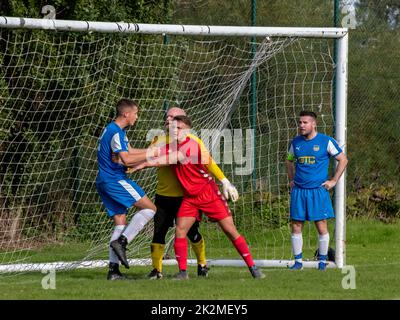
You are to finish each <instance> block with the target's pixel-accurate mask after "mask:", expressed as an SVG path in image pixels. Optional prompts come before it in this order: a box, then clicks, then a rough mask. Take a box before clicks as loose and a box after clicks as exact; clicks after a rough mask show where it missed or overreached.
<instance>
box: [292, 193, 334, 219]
mask: <svg viewBox="0 0 400 320" xmlns="http://www.w3.org/2000/svg"><path fill="white" fill-rule="evenodd" d="M334 217H335V214H334V212H333V208H332V201H331V197H330V195H329V191H328V190H326V189H325V188H323V187H319V188H314V189H302V188H299V187H296V186H294V187H293V188H292V191H291V194H290V219H291V220H296V221H305V220H307V221H319V220H325V219H331V218H334Z"/></svg>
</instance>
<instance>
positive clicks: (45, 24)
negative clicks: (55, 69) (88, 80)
mask: <svg viewBox="0 0 400 320" xmlns="http://www.w3.org/2000/svg"><path fill="white" fill-rule="evenodd" d="M0 28H25V29H44V30H54V31H76V32H105V33H143V34H175V35H207V36H249V37H250V36H260V37H261V36H264V37H265V36H269V37H290V36H292V37H306V38H307V37H313V38H318V37H324V38H341V37H343V36H345V35H346V34H347V32H348V29H347V28H293V27H241V26H208V25H204V26H202V25H178V24H146V23H129V22H99V21H76V20H56V19H35V18H17V17H4V16H1V17H0Z"/></svg>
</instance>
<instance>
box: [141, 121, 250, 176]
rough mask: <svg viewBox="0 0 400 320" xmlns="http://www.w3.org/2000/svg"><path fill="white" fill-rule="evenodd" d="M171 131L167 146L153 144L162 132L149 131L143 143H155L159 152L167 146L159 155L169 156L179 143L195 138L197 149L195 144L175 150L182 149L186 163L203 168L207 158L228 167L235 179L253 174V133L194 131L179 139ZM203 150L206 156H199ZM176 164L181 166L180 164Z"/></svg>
mask: <svg viewBox="0 0 400 320" xmlns="http://www.w3.org/2000/svg"><path fill="white" fill-rule="evenodd" d="M173 130H174V129H173V127H170V129H169V133H168V137H169V139H168V142H166V141H164V144H162V143H161V144H160V143H158V142H157V138H158V137H160V136H164V137H165V132H164V131H163V130H161V129H151V130H149V131H148V132H147V136H146V140H147V141H148V142H153V143H154V142H155V141H156V142H155V143H156V144H157V145H158V146H159V147H160V148H161V149H162V148H163V147H164V146H165V145H166V144H168V151H167V150H164V151H163V152H161V154H163V153H164V154H165V153H167V152H168V153H169V154H171V153H173V152H174V151H175V152H176V151H177V149H178V145H179V144H182V142H183V141H182V140H185V139H186V138H187V137H188V134H189V138H190V137H193V136H194V137H195V139H196V137H199V138H200V140H201V141H200V142H199V145H200V146H201V148H200V149H199V148H197V144H194V145H193V144H192V145H189V146H188V147H187V148H185V147H182V148H181V147H180V148H179V150H180V151H181V150H182V149H183V154H184V157H185V158H186V160H187V161H190V162H191V163H194V164H197V163H203V164H207V163H208V161H209V158H208V155H211V157H212V158H213V160H214V161H215V162H216V163H217V164H221V163H223V164H229V165H232V166H233V169H234V173H235V174H236V175H240V176H245V175H250V174H252V173H253V170H254V156H255V142H254V140H255V139H254V137H255V134H254V129H223V130H218V129H201V130H200V134H198V132H196V131H195V130H186V131H185V132H184V133H183V135H184V138H182V139H180V138H179V135H178V134H177V133H176V132H175V133H174V132H173ZM204 150H208V151H209V153H207V152H203V151H204ZM149 158H151V156H149V157H148V160H149ZM150 161H151V160H150ZM168 161H169V162H168V163H169V164H175V163H176V162H177V159H176V158H173V157H170V158H169V159H168ZM179 161H180V162H182V161H181V160H179Z"/></svg>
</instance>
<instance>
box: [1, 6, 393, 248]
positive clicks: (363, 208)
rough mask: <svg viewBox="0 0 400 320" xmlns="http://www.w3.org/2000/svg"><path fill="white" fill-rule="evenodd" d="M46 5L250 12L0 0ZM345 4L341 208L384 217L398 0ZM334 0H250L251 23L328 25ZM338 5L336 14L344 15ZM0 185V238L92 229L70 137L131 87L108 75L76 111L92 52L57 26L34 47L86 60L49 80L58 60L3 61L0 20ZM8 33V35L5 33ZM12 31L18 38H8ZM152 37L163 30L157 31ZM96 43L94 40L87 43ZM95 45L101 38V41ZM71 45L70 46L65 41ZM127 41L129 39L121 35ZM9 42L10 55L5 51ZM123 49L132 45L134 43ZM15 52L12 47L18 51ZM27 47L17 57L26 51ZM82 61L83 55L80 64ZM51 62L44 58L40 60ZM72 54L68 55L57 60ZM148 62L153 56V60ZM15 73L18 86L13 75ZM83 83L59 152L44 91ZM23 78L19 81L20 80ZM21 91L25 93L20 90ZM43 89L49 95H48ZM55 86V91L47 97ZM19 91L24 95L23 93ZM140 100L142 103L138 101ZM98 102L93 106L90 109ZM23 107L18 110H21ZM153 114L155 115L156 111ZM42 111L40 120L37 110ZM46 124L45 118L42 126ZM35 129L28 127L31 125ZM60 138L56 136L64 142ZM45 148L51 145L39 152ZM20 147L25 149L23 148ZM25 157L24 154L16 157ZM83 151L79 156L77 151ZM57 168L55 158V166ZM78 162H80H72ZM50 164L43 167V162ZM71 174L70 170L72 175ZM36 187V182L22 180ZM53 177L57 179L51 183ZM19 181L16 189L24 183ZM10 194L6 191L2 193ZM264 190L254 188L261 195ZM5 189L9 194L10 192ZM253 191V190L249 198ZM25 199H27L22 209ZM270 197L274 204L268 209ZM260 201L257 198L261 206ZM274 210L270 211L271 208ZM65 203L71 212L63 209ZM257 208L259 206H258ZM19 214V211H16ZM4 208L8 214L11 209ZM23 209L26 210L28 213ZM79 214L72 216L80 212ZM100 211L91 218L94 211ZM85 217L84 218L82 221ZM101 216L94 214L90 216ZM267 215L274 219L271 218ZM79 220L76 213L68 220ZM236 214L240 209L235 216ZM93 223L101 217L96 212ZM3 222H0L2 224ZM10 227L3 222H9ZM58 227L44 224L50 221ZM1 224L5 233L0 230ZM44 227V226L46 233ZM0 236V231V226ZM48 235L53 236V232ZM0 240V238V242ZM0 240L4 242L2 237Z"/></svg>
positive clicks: (135, 13) (107, 14) (165, 13)
mask: <svg viewBox="0 0 400 320" xmlns="http://www.w3.org/2000/svg"><path fill="white" fill-rule="evenodd" d="M46 4H50V5H53V6H54V7H55V8H56V10H57V18H58V19H71V20H93V21H125V22H142V23H174V24H178V23H182V24H209V25H212V24H213V25H249V24H250V16H251V1H250V0H235V1H228V0H225V1H212V0H193V1H184V0H170V1H169V0H164V1H151V0H148V1H145V0H141V1H140V0H137V1H129V0H118V1H117V0H114V1H106V0H100V1H92V0H73V1H66V0H54V1H38V0H36V1H35V0H29V1H27V0H9V1H1V2H0V15H4V16H18V17H37V18H41V17H42V16H43V15H42V14H41V12H40V10H41V8H42V7H43V6H44V5H46ZM349 4H350V5H351V6H352V7H354V8H355V16H356V25H355V29H351V30H350V55H349V87H348V145H347V152H348V156H349V159H350V163H349V167H348V171H347V173H348V182H347V191H348V199H347V206H348V211H347V213H348V215H349V216H354V217H358V216H368V217H377V218H380V219H382V220H384V221H386V222H389V221H392V219H395V218H397V217H399V215H400V199H399V193H400V192H399V191H400V184H399V175H400V165H399V164H400V152H399V150H400V126H399V120H400V106H399V101H400V93H399V90H398V88H399V85H400V81H399V75H400V65H399V63H398V52H400V37H399V36H400V26H399V10H400V1H394V0H384V1H372V0H358V1H341V8H343V7H344V6H345V5H349ZM333 14H334V1H318V0H307V1H300V0H281V1H272V0H262V1H260V0H259V1H257V22H256V24H257V25H258V26H308V27H312V26H333V24H334V22H333ZM346 14H347V13H346V12H344V13H342V15H341V16H340V18H339V21H342V20H341V19H342V18H343V17H344V16H345V15H346ZM0 32H1V33H0V64H1V65H2V68H1V69H0V104H1V107H2V108H1V115H0V121H1V122H0V141H1V144H0V157H1V161H0V162H1V170H0V185H1V196H0V206H1V217H2V219H1V221H0V232H3V239H6V240H4V241H7V243H9V239H10V238H11V239H13V238H14V239H15V238H17V237H18V230H22V229H24V230H28V233H27V234H25V237H27V239H28V240H29V239H34V238H35V237H36V235H35V232H38V230H39V229H40V228H37V226H42V228H41V230H40V232H43V230H46V229H47V231H48V235H49V237H52V238H54V237H55V238H57V236H54V235H58V234H62V235H65V234H78V235H87V234H90V233H91V232H94V229H95V226H96V225H95V226H94V227H93V218H90V219H89V218H88V217H87V216H86V217H80V214H79V213H81V212H85V213H88V212H89V213H90V212H93V213H96V212H98V211H99V209H100V208H99V207H98V205H95V202H94V201H92V200H91V199H82V197H83V196H85V194H87V193H85V191H87V188H89V187H90V185H91V181H93V179H94V175H95V173H92V176H90V175H89V176H86V177H85V178H84V179H77V177H78V176H79V175H80V173H79V170H84V168H85V161H84V159H87V158H90V157H92V156H93V154H91V150H90V149H88V148H86V149H85V147H83V146H82V145H85V144H82V145H79V148H76V145H77V142H76V139H75V137H77V136H79V137H83V140H84V139H88V141H87V143H86V145H90V146H92V147H93V146H94V144H95V141H91V140H90V138H89V136H90V134H89V133H90V132H97V133H98V134H99V133H100V130H101V128H102V126H103V125H104V123H105V122H106V121H107V120H110V119H111V118H112V116H113V113H112V111H110V108H109V106H110V105H113V103H114V101H115V98H116V97H118V96H124V95H126V96H130V95H132V91H130V90H128V89H126V88H127V87H128V86H125V87H121V86H118V85H116V86H115V87H111V88H103V89H104V90H105V91H107V94H105V95H104V99H103V101H102V102H103V103H102V104H101V106H100V110H101V112H100V115H99V114H97V115H91V116H89V117H84V118H82V117H80V114H79V112H80V111H79V106H81V105H85V106H86V107H87V108H89V111H88V114H90V108H94V107H95V106H92V105H90V104H85V101H87V100H86V99H88V96H90V94H91V93H92V91H91V90H90V81H91V79H88V75H89V74H92V73H93V70H92V69H90V68H95V65H96V61H100V60H101V58H102V57H101V52H100V53H99V55H97V56H91V55H89V54H88V55H87V56H85V52H89V48H85V46H82V47H80V48H72V46H71V43H70V42H69V40H68V36H66V35H63V36H62V37H61V40H59V41H60V42H58V43H57V44H56V45H55V46H53V47H47V48H44V49H43V50H44V52H43V53H44V54H46V55H47V56H51V55H52V54H55V53H56V52H57V50H58V49H59V48H61V47H62V46H67V50H76V49H77V50H80V51H79V52H81V53H82V55H83V57H85V59H86V60H84V61H81V63H83V64H84V65H85V66H86V67H83V68H79V69H78V71H77V72H78V73H79V75H80V77H78V78H77V80H75V81H76V82H73V83H68V82H64V83H63V82H57V81H56V80H54V79H56V78H58V77H60V76H62V75H65V74H64V73H65V72H67V71H65V70H61V69H56V68H55V67H56V66H54V69H56V70H58V71H57V72H59V74H54V73H51V74H50V73H49V74H46V72H49V71H48V70H50V69H43V68H40V66H37V67H35V66H33V67H32V68H27V67H26V66H23V65H21V66H19V67H15V68H14V69H10V68H5V66H10V65H14V66H15V65H18V61H16V60H15V59H18V57H19V56H20V55H23V54H26V52H24V50H26V48H25V49H24V48H19V47H13V48H10V47H8V48H6V44H5V43H6V40H7V39H11V38H12V37H14V35H11V33H10V31H8V30H5V29H2V30H1V31H0ZM29 33H30V31H26V32H22V33H19V34H18V35H16V36H15V37H16V38H13V40H15V41H16V40H23V39H24V37H27V36H28V34H29ZM10 37H11V38H10ZM18 37H20V39H17V38H18ZM38 37H39V38H38V39H39V40H38V41H40V39H42V40H43V41H49V39H51V37H52V36H51V34H49V33H46V32H39V35H38ZM77 37H80V38H81V40H82V41H84V40H93V39H94V36H93V35H90V34H81V35H77ZM135 37H136V40H137V41H139V42H140V41H141V40H142V37H141V36H135ZM112 40H113V41H114V44H115V46H124V45H125V41H124V38H123V37H121V36H113V39H112ZM157 41H159V42H162V41H163V39H161V38H158V40H157ZM97 45H98V46H99V47H101V46H102V45H103V43H101V42H100V43H98V44H97ZM104 45H105V44H104ZM68 46H71V48H68ZM128 46H129V45H128ZM10 49H12V53H13V55H11V52H10ZM126 49H132V52H135V50H136V52H137V50H140V49H137V48H133V47H132V48H129V47H128V48H126ZM19 54H20V55H19ZM29 59H30V58H29V57H28V58H25V61H29ZM85 62H86V64H85ZM48 63H49V64H51V63H52V61H51V60H49V62H48ZM66 63H72V64H73V61H69V62H68V61H66ZM154 63H156V64H157V63H162V61H155V62H154ZM110 68H115V69H116V70H118V71H119V72H120V73H124V72H126V70H121V69H118V68H120V66H118V64H117V61H111V62H110ZM14 73H21V74H25V75H26V77H22V78H20V79H15V78H13V77H12V76H11V75H12V74H14ZM34 73H39V74H40V73H42V75H43V78H47V79H52V80H49V82H48V84H46V86H47V88H48V89H49V90H47V91H43V92H40V91H39V92H36V93H35V92H34V91H32V90H27V89H26V88H28V89H29V88H34V87H37V86H39V87H46V86H44V85H43V83H36V82H35V81H37V80H35V78H34V77H30V75H33V74H34ZM165 76H166V78H168V77H170V78H173V75H169V74H166V75H165ZM23 82H24V86H22V85H21V84H22V83H23ZM83 85H84V86H85V88H88V91H87V92H84V94H82V93H80V92H75V93H73V94H74V95H75V96H76V98H75V99H74V102H73V103H74V104H75V107H74V106H72V107H71V106H69V111H68V112H69V113H70V115H69V116H70V118H71V119H73V120H71V121H77V123H76V124H75V125H73V126H72V127H76V128H80V129H79V130H80V131H79V132H66V133H65V136H63V139H64V140H67V141H69V143H70V145H68V146H67V148H66V149H63V150H64V151H63V153H62V154H60V153H59V151H58V150H59V148H58V146H59V143H60V142H59V140H57V139H56V138H55V137H52V135H51V131H52V127H51V126H53V125H55V124H56V122H57V120H58V119H59V118H60V117H64V116H65V115H64V112H65V110H63V106H62V105H59V106H55V105H49V104H46V101H47V100H49V99H53V100H54V99H55V98H58V99H61V100H62V98H63V97H62V92H65V90H68V92H70V94H71V92H74V90H76V88H81V87H82V86H83ZM130 85H131V86H132V87H139V88H140V87H142V86H143V87H144V86H145V84H143V83H135V82H132V83H131V84H130ZM24 88H25V89H24ZM29 95H31V96H29ZM48 95H51V97H49V96H48ZM57 95H59V96H58V97H57ZM147 95H149V93H148V92H143V91H140V89H138V90H137V91H135V96H136V97H137V98H140V97H142V96H147ZM11 96H13V97H24V99H25V98H26V97H27V96H29V99H30V100H31V101H34V102H35V103H33V104H31V103H29V104H27V103H26V104H24V103H23V101H24V99H21V104H22V105H21V109H19V110H15V109H13V108H11V107H10V106H8V105H7V101H10V99H9V97H11ZM25 100H26V99H25ZM144 107H145V108H146V106H144ZM96 110H98V109H96ZM23 115H24V116H23ZM161 117H162V115H160V120H161ZM43 118H45V119H49V120H50V121H47V122H46V127H45V128H44V127H43V126H44V124H43V123H41V122H40V121H37V120H39V119H43ZM47 126H49V127H47ZM39 132H40V133H43V132H45V133H44V134H38V133H39ZM64 147H65V146H64ZM49 150H52V151H54V152H52V153H49V152H48V151H49ZM24 157H25V158H24ZM26 157H29V158H26ZM82 159H83V160H82ZM21 163H34V164H35V165H31V166H30V165H25V166H21V165H20V164H21ZM48 163H51V165H52V166H54V170H58V176H57V179H52V180H51V181H52V183H51V184H48V183H45V182H46V181H48V176H43V175H41V174H40V172H41V171H43V166H47V164H48ZM60 168H65V170H61V172H60V170H59V169H60ZM82 168H83V169H82ZM51 170H52V169H51V168H50V171H51ZM26 177H31V178H32V177H34V181H29V184H28V181H24V179H27V178H26ZM77 180H79V182H78V184H79V185H77ZM28 185H29V188H32V185H33V186H34V188H37V192H36V191H32V190H27V189H26V188H27V187H26V186H28ZM60 185H62V186H63V188H59V187H58V186H60ZM24 188H25V189H24ZM52 190H57V192H55V193H54V194H52V195H51V197H52V199H53V201H51V202H50V203H49V202H48V201H47V202H46V203H44V202H41V199H40V196H41V195H44V194H46V196H47V195H48V194H49V193H51V192H53V191H52ZM27 192H30V194H33V195H35V196H33V198H30V200H29V203H24V197H23V195H24V194H26V193H27ZM12 195H16V196H15V197H11V196H12ZM263 197H264V198H263ZM9 199H13V200H12V202H10V200H9ZM260 199H261V200H259V202H262V201H263V199H264V200H265V199H269V200H268V201H270V203H271V204H272V205H271V206H270V207H269V209H268V210H267V211H268V212H267V213H265V214H266V215H267V216H270V217H273V219H270V221H272V222H273V226H275V227H280V226H282V225H284V224H285V223H286V221H282V220H280V219H279V217H280V216H281V212H282V211H285V210H286V208H281V204H280V203H278V202H276V201H278V200H276V199H275V198H274V197H273V196H272V195H271V194H263V193H260ZM256 200H257V199H256ZM247 201H248V202H253V203H254V207H252V208H251V210H253V209H254V208H256V207H257V205H258V204H257V203H258V202H257V201H258V200H257V201H255V202H254V199H253V198H251V199H248V200H246V199H245V200H244V202H247ZM31 203H36V204H37V205H35V206H34V207H33V209H32V206H30V204H31ZM17 207H19V208H22V211H24V210H26V211H29V210H34V211H35V214H33V215H28V214H27V212H15V211H13V210H12V208H17ZM275 207H276V210H275V209H274V208H275ZM264 208H266V207H264ZM237 210H238V213H237V216H238V217H240V216H242V214H240V213H239V211H240V210H242V211H243V212H244V213H245V211H246V210H249V209H248V208H246V207H245V206H243V207H241V208H238V209H237ZM274 210H275V211H274ZM48 212H60V213H61V214H59V215H49V214H48ZM69 212H75V213H77V214H74V215H71V214H69ZM261 214H264V213H261ZM21 216H24V219H21V218H20V217H21ZM11 217H13V218H12V219H11ZM29 217H31V218H29ZM80 219H81V220H80ZM96 219H100V218H98V217H97V218H96ZM86 220H87V221H86ZM100 220H101V219H100ZM6 221H8V222H9V221H14V222H15V221H19V222H18V223H23V224H24V225H15V223H14V224H13V225H11V226H10V225H5V224H6V223H8V222H6ZM274 221H275V222H274ZM78 222H80V223H78ZM238 222H239V223H240V219H238ZM98 223H104V222H103V221H98ZM2 224H3V225H2ZM71 226H73V227H72V228H76V226H78V228H83V229H82V230H84V231H85V232H82V230H75V231H77V232H75V233H74V230H66V229H67V228H71ZM10 230H11V231H10ZM57 230H58V231H61V232H54V231H57ZM6 233H7V234H6ZM50 234H51V235H52V236H50ZM0 239H2V237H1V236H0ZM55 240H58V239H55ZM1 246H2V244H1V243H0V247H1ZM3 246H4V244H3Z"/></svg>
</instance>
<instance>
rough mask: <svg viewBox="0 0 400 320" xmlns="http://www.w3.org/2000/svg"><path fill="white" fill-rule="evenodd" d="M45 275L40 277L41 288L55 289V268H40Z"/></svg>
mask: <svg viewBox="0 0 400 320" xmlns="http://www.w3.org/2000/svg"><path fill="white" fill-rule="evenodd" d="M42 273H43V274H45V276H44V277H43V278H42V288H43V289H44V290H48V289H52V290H54V289H56V269H49V270H42Z"/></svg>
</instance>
